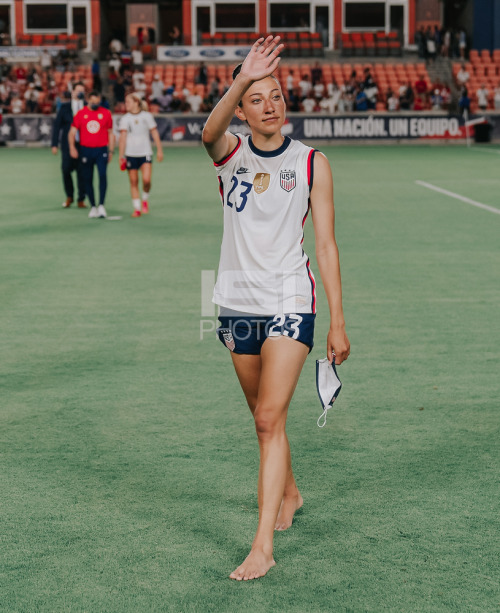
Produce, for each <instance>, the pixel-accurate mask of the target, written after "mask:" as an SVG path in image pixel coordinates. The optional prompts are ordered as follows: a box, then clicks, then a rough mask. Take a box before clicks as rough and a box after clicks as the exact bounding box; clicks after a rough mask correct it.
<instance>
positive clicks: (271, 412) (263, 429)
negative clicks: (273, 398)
mask: <svg viewBox="0 0 500 613" xmlns="http://www.w3.org/2000/svg"><path fill="white" fill-rule="evenodd" d="M254 421H255V430H256V432H257V436H258V437H259V440H268V439H270V438H273V437H275V436H277V435H279V434H282V433H284V432H285V419H284V416H283V415H282V414H281V413H278V412H277V411H276V408H275V407H269V406H267V407H266V406H265V405H263V404H262V403H259V404H257V406H256V407H255V412H254Z"/></svg>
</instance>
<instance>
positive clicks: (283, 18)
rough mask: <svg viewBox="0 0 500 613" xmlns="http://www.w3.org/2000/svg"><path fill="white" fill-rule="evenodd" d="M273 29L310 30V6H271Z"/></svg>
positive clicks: (276, 4) (306, 4)
mask: <svg viewBox="0 0 500 613" xmlns="http://www.w3.org/2000/svg"><path fill="white" fill-rule="evenodd" d="M270 8H271V29H272V30H287V29H289V28H308V29H309V26H310V12H309V4H308V3H306V2H304V3H303V4H281V3H277V2H276V3H275V4H271V7H270Z"/></svg>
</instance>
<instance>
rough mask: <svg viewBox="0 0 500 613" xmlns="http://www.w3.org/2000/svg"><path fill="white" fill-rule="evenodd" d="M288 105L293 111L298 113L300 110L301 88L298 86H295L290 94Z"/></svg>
mask: <svg viewBox="0 0 500 613" xmlns="http://www.w3.org/2000/svg"><path fill="white" fill-rule="evenodd" d="M288 106H289V109H290V111H291V112H292V113H298V112H299V111H300V90H299V88H298V87H294V88H293V89H292V92H291V93H290V94H289V97H288Z"/></svg>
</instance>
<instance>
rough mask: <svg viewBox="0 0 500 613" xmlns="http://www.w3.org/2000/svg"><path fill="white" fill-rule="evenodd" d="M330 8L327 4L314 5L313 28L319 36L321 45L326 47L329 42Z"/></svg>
mask: <svg viewBox="0 0 500 613" xmlns="http://www.w3.org/2000/svg"><path fill="white" fill-rule="evenodd" d="M329 13H330V10H329V7H328V6H317V7H316V18H315V23H314V25H315V28H316V32H317V33H318V34H319V35H320V36H321V42H322V43H323V47H328V46H329V44H330V28H329V23H330V15H329Z"/></svg>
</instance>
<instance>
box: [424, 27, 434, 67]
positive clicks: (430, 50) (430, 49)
mask: <svg viewBox="0 0 500 613" xmlns="http://www.w3.org/2000/svg"><path fill="white" fill-rule="evenodd" d="M426 45H427V59H428V60H430V61H431V62H434V60H435V59H436V41H435V40H434V35H433V33H432V31H431V29H430V27H429V28H427V32H426Z"/></svg>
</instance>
